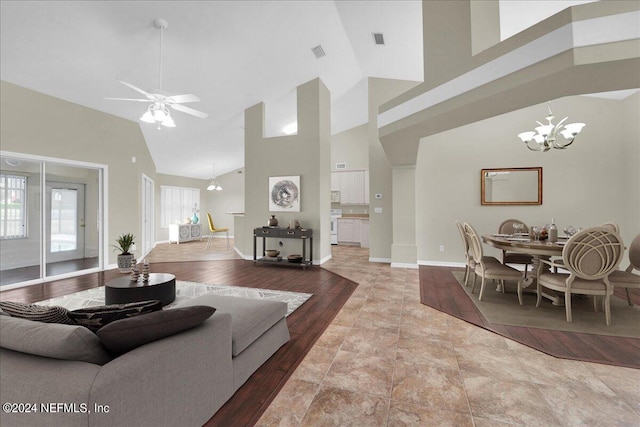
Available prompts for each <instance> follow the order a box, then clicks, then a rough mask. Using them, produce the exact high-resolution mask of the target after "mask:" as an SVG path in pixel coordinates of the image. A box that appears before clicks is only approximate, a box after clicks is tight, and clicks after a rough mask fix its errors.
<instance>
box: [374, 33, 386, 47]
mask: <svg viewBox="0 0 640 427" xmlns="http://www.w3.org/2000/svg"><path fill="white" fill-rule="evenodd" d="M373 41H375V43H376V44H378V45H381V44H384V36H383V35H382V33H373Z"/></svg>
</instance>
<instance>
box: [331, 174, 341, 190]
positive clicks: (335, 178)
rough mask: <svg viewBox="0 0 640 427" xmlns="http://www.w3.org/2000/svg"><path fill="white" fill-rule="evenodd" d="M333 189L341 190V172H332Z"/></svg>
mask: <svg viewBox="0 0 640 427" xmlns="http://www.w3.org/2000/svg"><path fill="white" fill-rule="evenodd" d="M331 191H340V174H339V173H338V172H332V173H331Z"/></svg>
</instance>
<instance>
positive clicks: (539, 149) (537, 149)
mask: <svg viewBox="0 0 640 427" xmlns="http://www.w3.org/2000/svg"><path fill="white" fill-rule="evenodd" d="M524 145H526V146H527V148H528V149H529V150H531V151H545V149H544V145H543V144H538V143H537V142H536V146H537V148H531V146H530V145H529V143H528V142H525V143H524Z"/></svg>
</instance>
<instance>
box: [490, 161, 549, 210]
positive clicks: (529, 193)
mask: <svg viewBox="0 0 640 427" xmlns="http://www.w3.org/2000/svg"><path fill="white" fill-rule="evenodd" d="M480 202H481V203H482V204H483V205H541V204H542V168H541V167H535V168H497V169H482V171H481V175H480Z"/></svg>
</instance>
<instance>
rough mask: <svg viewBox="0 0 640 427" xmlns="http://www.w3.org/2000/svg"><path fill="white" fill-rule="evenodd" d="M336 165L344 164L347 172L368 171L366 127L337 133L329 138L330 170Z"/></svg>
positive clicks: (362, 126)
mask: <svg viewBox="0 0 640 427" xmlns="http://www.w3.org/2000/svg"><path fill="white" fill-rule="evenodd" d="M336 163H346V164H347V170H364V169H369V140H368V139H367V125H366V124H364V125H361V126H357V127H354V128H353V129H349V130H346V131H344V132H340V133H337V134H335V135H332V136H331V170H332V171H335V170H336Z"/></svg>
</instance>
